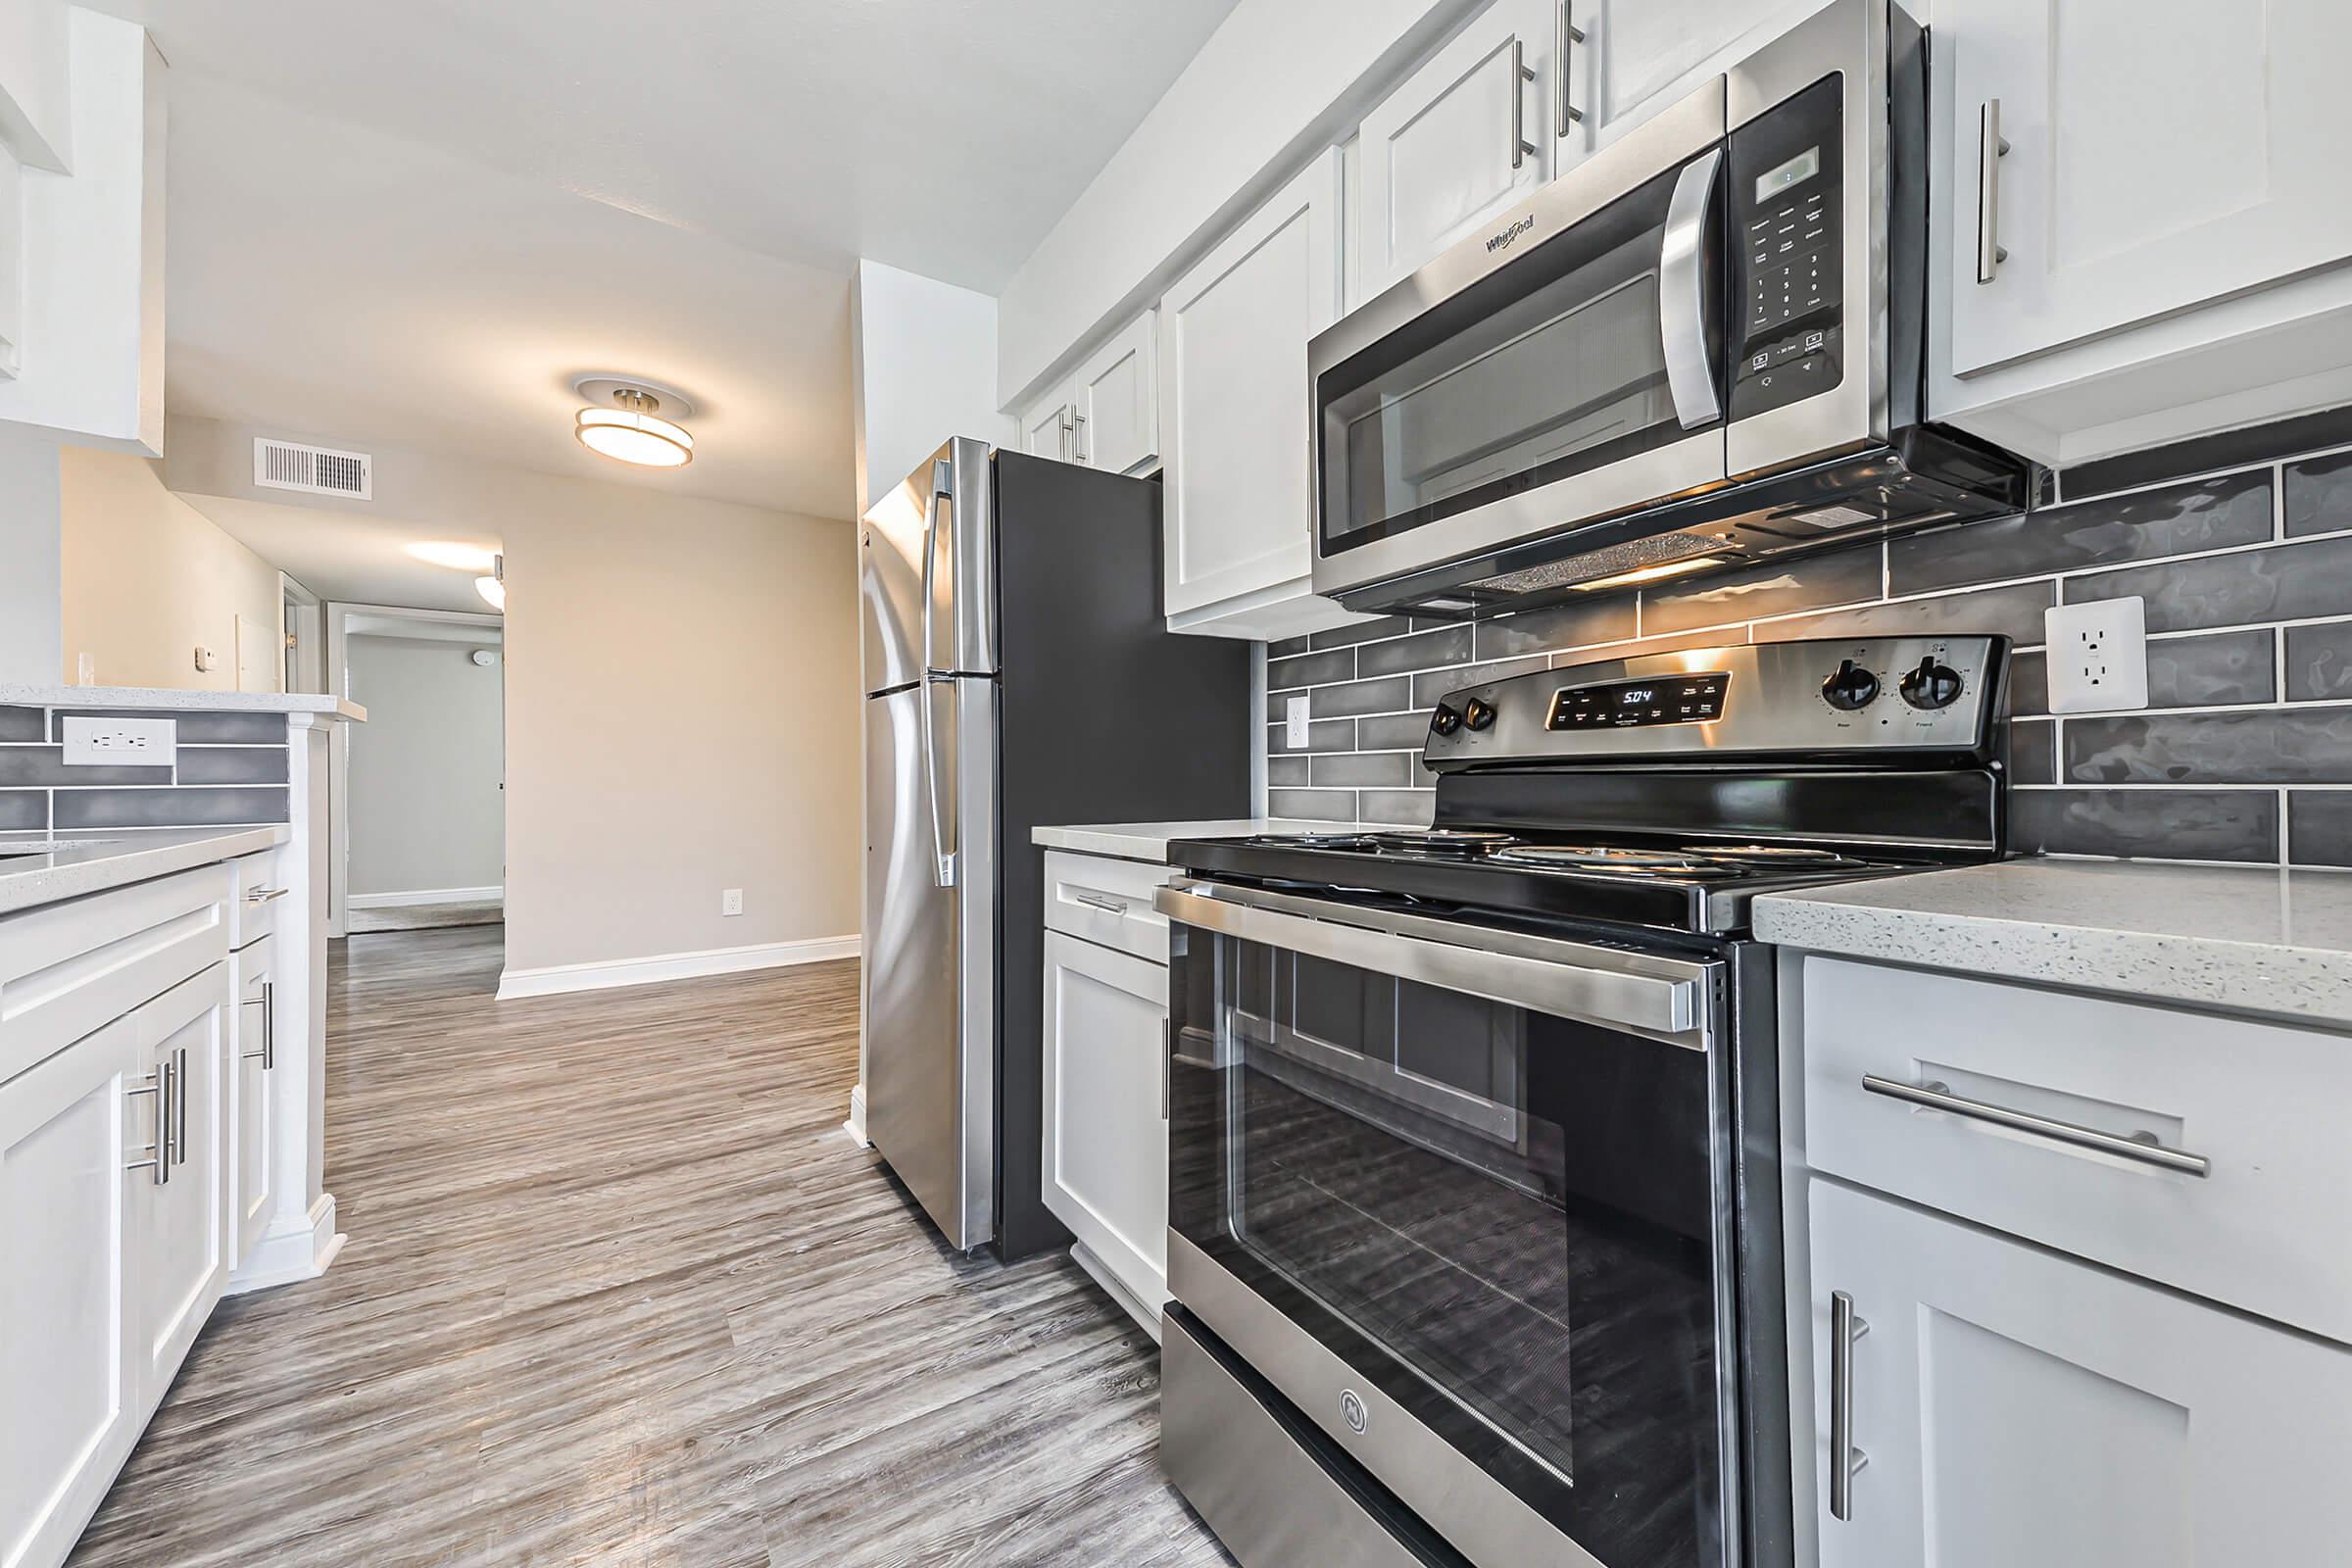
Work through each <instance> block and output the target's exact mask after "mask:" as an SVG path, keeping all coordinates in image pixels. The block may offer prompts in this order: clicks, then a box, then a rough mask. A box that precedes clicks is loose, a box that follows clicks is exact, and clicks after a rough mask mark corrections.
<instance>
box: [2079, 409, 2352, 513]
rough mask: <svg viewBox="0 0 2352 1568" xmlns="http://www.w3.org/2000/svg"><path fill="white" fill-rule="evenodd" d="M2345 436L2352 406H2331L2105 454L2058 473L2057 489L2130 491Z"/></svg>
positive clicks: (2351, 431)
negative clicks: (2116, 454)
mask: <svg viewBox="0 0 2352 1568" xmlns="http://www.w3.org/2000/svg"><path fill="white" fill-rule="evenodd" d="M2346 441H2352V409H2329V410H2327V412H2325V413H2322V414H2305V415H2298V416H2296V417H2294V418H2291V419H2275V420H2273V421H2271V422H2270V423H2268V424H2254V425H2248V426H2246V427H2245V428H2243V429H2239V430H2225V431H2223V432H2222V433H2221V434H2219V435H2202V436H2195V437H2192V438H2191V439H2189V440H2186V441H2176V442H2174V443H2173V444H2172V445H2170V446H2162V447H2153V448H2150V449H2149V450H2147V451H2145V452H2127V453H2125V454H2124V455H2123V456H2121V457H2116V458H2101V459H2099V460H2098V461H2097V462H2095V463H2085V464H2082V466H2079V467H2073V468H2069V469H2067V470H2066V472H2065V473H2064V474H2063V475H2061V476H2060V483H2059V486H2058V490H2059V494H2061V495H2063V496H2065V497H2066V498H2067V499H2068V500H2070V501H2072V500H2079V499H2081V498H2082V497H2085V496H2096V495H2105V494H2106V493H2107V492H2109V491H2112V490H2129V489H2131V488H2132V487H2133V486H2135V485H2143V484H2162V483H2164V482H2165V481H2166V480H2168V479H2185V478H2187V477H2188V476H2189V475H2191V474H2197V473H2219V472H2221V470H2223V469H2224V468H2242V467H2245V466H2247V465H2248V464H2254V463H2275V462H2277V461H2278V459H2280V458H2285V457H2292V456H2293V455H2294V454H2296V453H2298V452H2318V451H2321V450H2323V449H2324V448H2327V447H2340V446H2342V445H2343V444H2344V443H2345V442H2346Z"/></svg>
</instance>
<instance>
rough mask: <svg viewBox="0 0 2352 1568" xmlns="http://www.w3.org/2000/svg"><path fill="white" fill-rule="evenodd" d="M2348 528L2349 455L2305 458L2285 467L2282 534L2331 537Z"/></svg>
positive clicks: (2351, 512) (2351, 520) (2351, 503)
mask: <svg viewBox="0 0 2352 1568" xmlns="http://www.w3.org/2000/svg"><path fill="white" fill-rule="evenodd" d="M2338 528H2352V452H2339V453H2337V454H2336V455H2335V456H2334V457H2332V458H2306V459H2305V460H2304V461H2302V462H2301V463H2290V464H2288V465H2287V466H2286V531H2287V532H2288V533H2289V534H2304V533H2333V532H2334V531H2335V530H2336V529H2338Z"/></svg>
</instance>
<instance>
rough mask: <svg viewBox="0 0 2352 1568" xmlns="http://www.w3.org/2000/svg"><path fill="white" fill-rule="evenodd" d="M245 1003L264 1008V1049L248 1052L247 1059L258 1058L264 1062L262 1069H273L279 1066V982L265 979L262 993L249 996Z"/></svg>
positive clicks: (266, 1070)
mask: <svg viewBox="0 0 2352 1568" xmlns="http://www.w3.org/2000/svg"><path fill="white" fill-rule="evenodd" d="M244 1005H246V1006H248V1007H259V1008H261V1009H262V1049H261V1050H259V1051H248V1052H246V1053H245V1059H246V1060H247V1061H254V1060H257V1059H258V1060H259V1061H260V1062H261V1064H262V1071H264V1072H270V1071H272V1070H273V1069H275V1068H276V1066H277V982H276V981H274V980H265V981H263V982H262V994H261V995H260V996H258V997H247V998H246V999H245V1003H244Z"/></svg>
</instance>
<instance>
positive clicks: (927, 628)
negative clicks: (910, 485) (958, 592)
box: [922, 463, 956, 888]
mask: <svg viewBox="0 0 2352 1568" xmlns="http://www.w3.org/2000/svg"><path fill="white" fill-rule="evenodd" d="M954 476H955V469H954V468H953V467H952V466H950V465H948V464H946V463H941V464H938V465H936V466H934V467H933V469H932V471H931V506H930V510H929V512H928V513H927V514H926V515H925V516H924V519H923V689H922V706H923V711H922V731H923V786H924V789H925V790H926V792H927V793H928V794H929V797H930V802H931V857H932V861H933V866H932V880H933V882H934V883H935V884H936V885H937V886H939V887H943V888H952V887H954V886H955V885H956V855H955V852H954V851H952V850H950V849H949V848H948V844H947V829H946V824H945V822H944V821H943V820H942V818H941V812H940V798H939V733H938V724H937V721H936V720H935V719H934V718H933V717H932V700H933V697H934V696H935V694H934V693H933V692H932V690H931V688H932V686H933V684H935V683H936V682H938V681H939V679H940V678H941V677H940V675H939V673H938V668H939V662H938V659H937V658H936V657H935V655H936V646H935V640H934V628H935V627H937V626H938V624H939V616H938V615H937V614H936V613H934V609H933V605H932V598H931V595H932V572H933V564H934V563H935V562H937V561H938V559H939V504H940V503H941V502H942V501H945V500H948V499H950V498H951V497H952V496H953V495H954V493H955V492H954V488H953V479H954ZM952 591H953V584H951V592H952Z"/></svg>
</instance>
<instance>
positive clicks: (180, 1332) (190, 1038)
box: [129, 964, 230, 1398]
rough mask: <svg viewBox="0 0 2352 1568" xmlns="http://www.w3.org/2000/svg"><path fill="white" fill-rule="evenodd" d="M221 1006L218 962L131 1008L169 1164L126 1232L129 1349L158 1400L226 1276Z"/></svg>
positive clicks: (225, 1003) (224, 1022) (224, 975)
mask: <svg viewBox="0 0 2352 1568" xmlns="http://www.w3.org/2000/svg"><path fill="white" fill-rule="evenodd" d="M228 1010H229V996H228V970H227V966H226V965H225V964H215V965H214V966H213V967H212V968H210V969H207V970H206V971H205V972H204V973H202V974H200V975H198V976H196V977H195V978H194V979H192V980H188V981H185V982H183V983H182V984H180V985H179V986H177V987H175V988H173V989H172V990H171V991H169V992H166V993H165V994H164V995H163V996H160V997H158V998H156V999H155V1000H154V1001H153V1002H150V1003H148V1004H147V1005H145V1006H142V1007H141V1008H139V1009H138V1010H137V1011H136V1012H134V1013H132V1014H131V1017H132V1018H134V1019H136V1020H137V1021H138V1024H139V1034H140V1049H141V1061H142V1070H143V1071H144V1072H147V1073H150V1074H154V1075H155V1076H156V1078H157V1080H158V1087H159V1093H158V1095H157V1096H156V1097H154V1098H155V1100H156V1102H157V1109H158V1112H159V1114H161V1115H163V1116H164V1117H165V1122H164V1125H163V1127H162V1129H161V1131H162V1132H163V1135H164V1136H163V1139H162V1143H163V1148H162V1150H161V1153H160V1157H163V1158H166V1159H168V1160H169V1161H170V1162H171V1163H170V1165H169V1167H168V1169H167V1170H166V1172H165V1175H166V1179H165V1180H163V1181H161V1182H156V1183H153V1184H152V1185H151V1186H150V1187H149V1188H147V1189H145V1190H142V1191H141V1192H140V1193H139V1195H138V1197H139V1201H137V1202H135V1203H134V1204H133V1205H132V1219H131V1225H130V1232H129V1234H130V1248H131V1251H132V1254H133V1256H134V1257H135V1259H136V1264H137V1266H136V1270H135V1274H134V1277H135V1279H136V1280H137V1289H136V1291H135V1292H134V1293H133V1297H132V1301H133V1308H134V1309H133V1312H132V1315H131V1323H132V1341H131V1348H132V1354H133V1357H134V1361H135V1366H136V1370H137V1373H138V1377H139V1381H140V1386H141V1387H142V1388H143V1389H146V1390H148V1391H149V1392H150V1393H151V1394H152V1395H153V1396H154V1397H156V1398H161V1397H163V1393H164V1390H165V1389H166V1388H167V1387H169V1386H170V1385H171V1382H172V1376H173V1374H175V1373H176V1372H178V1370H179V1363H180V1362H181V1361H183V1360H185V1359H186V1358H187V1353H188V1348H189V1347H190V1346H192V1345H194V1344H195V1343H196V1335H197V1333H198V1331H199V1330H201V1329H202V1328H203V1327H204V1325H205V1320H206V1319H207V1318H209V1317H211V1316H212V1312H213V1307H214V1306H215V1305H216V1304H217V1303H218V1302H219V1301H220V1299H221V1291H222V1290H223V1289H224V1288H225V1287H226V1286H227V1284H228V1269H229V1255H228V1249H229V1237H230V1229H229V1168H230V1167H229V1160H228V1142H229V1119H228V1044H229V1022H228ZM166 1074H168V1075H169V1077H168V1079H167V1078H166V1076H165V1075H166ZM166 1090H168V1091H169V1093H168V1095H167V1094H165V1093H163V1092H162V1091H166Z"/></svg>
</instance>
